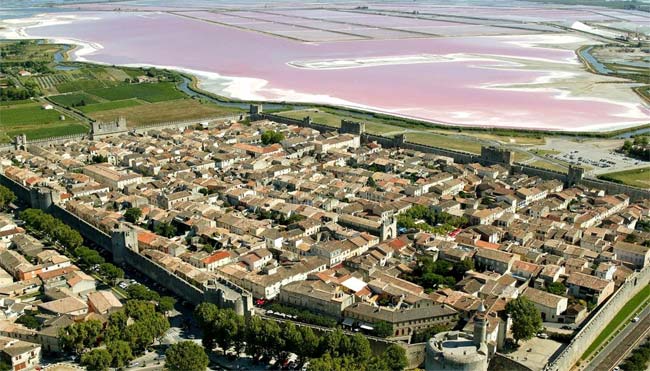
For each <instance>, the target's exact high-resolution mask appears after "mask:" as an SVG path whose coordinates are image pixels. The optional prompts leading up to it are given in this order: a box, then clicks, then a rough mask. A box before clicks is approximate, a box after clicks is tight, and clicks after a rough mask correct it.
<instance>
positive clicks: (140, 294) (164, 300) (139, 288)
mask: <svg viewBox="0 0 650 371" xmlns="http://www.w3.org/2000/svg"><path fill="white" fill-rule="evenodd" d="M126 292H127V294H129V298H130V299H131V300H142V301H149V302H155V303H156V308H157V309H158V311H159V312H161V313H163V314H165V313H167V312H169V311H171V310H172V309H174V305H176V299H175V298H174V297H172V296H160V294H158V293H157V292H155V291H153V290H150V289H148V288H147V287H146V286H144V285H141V284H139V283H136V284H133V285H130V286H129V287H127V288H126Z"/></svg>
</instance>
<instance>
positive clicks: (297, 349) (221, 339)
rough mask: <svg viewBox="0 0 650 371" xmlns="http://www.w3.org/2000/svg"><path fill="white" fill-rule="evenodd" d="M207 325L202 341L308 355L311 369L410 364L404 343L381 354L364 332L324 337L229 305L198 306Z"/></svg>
mask: <svg viewBox="0 0 650 371" xmlns="http://www.w3.org/2000/svg"><path fill="white" fill-rule="evenodd" d="M195 318H196V319H197V321H198V322H199V326H200V327H201V328H202V329H203V346H204V347H205V348H206V349H208V350H212V349H214V348H215V346H219V347H221V348H222V349H224V350H229V349H231V348H233V349H234V350H235V351H236V352H237V353H240V352H243V351H244V352H246V353H247V354H249V355H251V356H253V358H254V359H260V358H262V359H271V358H275V359H276V360H280V359H283V358H285V357H286V356H287V354H288V353H289V352H292V353H295V354H296V355H297V356H298V358H299V360H300V361H301V362H304V361H306V360H308V359H309V360H310V365H311V367H310V368H311V369H313V370H334V369H338V370H402V369H404V368H405V367H406V366H407V360H406V353H405V351H404V349H403V348H401V347H399V346H397V345H392V346H390V347H389V348H388V349H387V350H386V352H384V353H383V354H382V355H381V356H380V357H375V356H373V355H372V352H371V349H370V343H369V342H368V339H366V337H365V336H363V335H361V334H355V335H354V336H348V335H346V334H345V333H343V331H341V330H340V329H336V330H334V331H332V332H328V333H327V334H325V335H323V336H322V337H320V336H318V335H316V334H315V333H314V332H313V330H312V329H311V328H309V327H306V326H295V325H294V324H293V323H292V322H285V323H282V324H278V322H276V321H272V320H267V319H264V318H261V317H258V316H254V317H251V318H247V319H245V318H244V317H242V316H239V315H237V314H236V313H235V312H234V311H232V310H230V309H219V308H218V307H217V306H216V305H214V304H211V303H203V304H201V305H199V306H198V307H197V308H196V310H195Z"/></svg>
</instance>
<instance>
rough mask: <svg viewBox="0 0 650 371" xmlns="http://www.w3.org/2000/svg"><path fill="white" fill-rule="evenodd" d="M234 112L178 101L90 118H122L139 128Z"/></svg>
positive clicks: (103, 111)
mask: <svg viewBox="0 0 650 371" xmlns="http://www.w3.org/2000/svg"><path fill="white" fill-rule="evenodd" d="M233 112H234V111H233V110H232V109H230V108H223V107H219V106H216V105H208V104H202V103H200V102H198V101H196V100H193V99H177V100H172V101H166V102H158V103H151V104H143V105H136V106H133V107H126V108H117V109H109V110H102V111H97V112H92V113H89V116H90V117H92V118H93V119H95V120H101V121H109V120H114V119H116V118H118V117H120V116H122V117H124V118H126V121H127V122H128V123H129V126H139V125H143V124H153V123H160V122H167V121H177V120H191V119H200V118H207V117H215V116H225V115H229V114H232V113H233Z"/></svg>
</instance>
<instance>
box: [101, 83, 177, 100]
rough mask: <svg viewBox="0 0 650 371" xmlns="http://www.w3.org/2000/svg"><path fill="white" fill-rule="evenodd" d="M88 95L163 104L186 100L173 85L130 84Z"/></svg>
mask: <svg viewBox="0 0 650 371" xmlns="http://www.w3.org/2000/svg"><path fill="white" fill-rule="evenodd" d="M88 93H90V94H92V95H96V96H98V97H100V98H104V99H107V100H124V99H129V98H138V99H142V100H145V101H147V102H151V103H155V102H163V101H166V100H174V99H180V98H184V97H185V94H183V93H182V92H180V91H178V90H177V89H176V87H175V86H174V84H173V83H167V82H165V83H157V84H128V85H120V86H115V87H112V88H104V89H92V90H88Z"/></svg>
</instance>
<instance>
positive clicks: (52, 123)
mask: <svg viewBox="0 0 650 371" xmlns="http://www.w3.org/2000/svg"><path fill="white" fill-rule="evenodd" d="M61 115H62V113H61V112H58V111H57V110H54V109H49V110H46V109H43V107H42V103H39V102H34V101H21V102H19V104H8V102H5V104H3V105H2V106H1V108H0V130H1V134H2V135H1V136H0V142H2V143H8V142H10V141H11V139H13V138H14V137H15V136H17V135H20V134H25V135H27V138H29V139H42V138H48V137H52V136H63V135H70V134H79V133H84V132H87V131H88V126H87V125H85V124H83V123H81V122H79V121H75V120H74V119H72V118H70V117H69V116H66V115H63V116H64V118H65V119H64V120H61Z"/></svg>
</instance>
